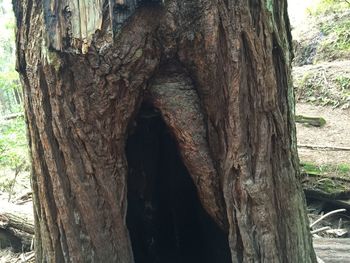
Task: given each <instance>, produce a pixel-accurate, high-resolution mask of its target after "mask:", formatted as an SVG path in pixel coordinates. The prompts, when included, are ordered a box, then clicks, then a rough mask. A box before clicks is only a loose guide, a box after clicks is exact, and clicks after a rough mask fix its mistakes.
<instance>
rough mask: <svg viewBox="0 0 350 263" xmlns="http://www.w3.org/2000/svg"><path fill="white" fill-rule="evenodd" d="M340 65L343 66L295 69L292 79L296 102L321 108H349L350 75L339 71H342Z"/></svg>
mask: <svg viewBox="0 0 350 263" xmlns="http://www.w3.org/2000/svg"><path fill="white" fill-rule="evenodd" d="M341 65H343V64H339V66H330V65H327V64H325V65H324V66H309V67H308V68H307V70H305V69H302V68H295V69H294V74H293V77H294V84H295V87H296V89H295V94H296V98H297V100H299V101H304V102H311V103H313V104H316V105H321V106H325V105H329V106H333V107H342V108H344V109H345V108H349V107H350V73H349V72H347V71H341V70H344V69H342V68H341ZM344 65H347V64H344ZM299 69H300V70H299ZM345 70H346V69H345Z"/></svg>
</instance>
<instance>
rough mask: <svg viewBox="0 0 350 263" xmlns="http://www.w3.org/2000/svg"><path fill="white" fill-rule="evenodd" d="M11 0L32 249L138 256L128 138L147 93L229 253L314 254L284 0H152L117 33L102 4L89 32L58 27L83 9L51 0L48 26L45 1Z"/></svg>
mask: <svg viewBox="0 0 350 263" xmlns="http://www.w3.org/2000/svg"><path fill="white" fill-rule="evenodd" d="M43 2H44V6H50V2H52V3H54V1H49V0H46V1H43ZM83 2H84V1H83ZM88 2H89V1H86V3H88ZM106 2H107V1H106ZM60 3H61V2H60ZM96 3H97V2H96ZM14 5H15V12H16V17H17V26H18V32H17V47H18V49H17V54H18V70H19V72H20V74H21V78H22V83H23V86H24V93H25V107H26V115H27V121H28V127H29V137H30V148H31V155H32V158H33V178H32V179H33V189H34V193H35V194H34V196H35V198H34V202H35V217H36V239H37V241H36V244H37V245H36V250H37V261H38V262H70V261H71V262H123V263H124V262H125V263H126V262H133V260H134V259H133V253H132V249H131V242H130V238H129V234H128V229H127V226H126V223H125V216H126V209H127V202H126V201H127V198H126V192H127V183H126V182H127V176H128V173H127V162H126V156H125V146H126V141H127V137H128V131H129V128H130V126H131V123H132V122H133V120H134V118H135V117H136V115H137V112H138V110H139V107H140V105H141V103H142V101H144V100H147V101H148V102H150V103H152V104H153V106H154V107H156V108H158V109H159V110H160V112H161V114H162V116H163V119H164V121H165V122H166V124H167V126H168V127H169V129H170V130H171V132H172V133H173V135H174V137H175V139H176V141H177V144H178V147H179V151H180V153H181V156H182V160H183V163H184V164H185V165H186V167H187V169H188V171H189V173H190V175H191V177H192V179H193V182H194V184H195V186H196V189H197V192H198V196H199V197H200V200H201V203H202V205H203V207H204V209H205V210H206V211H207V213H208V214H209V215H210V216H211V217H212V218H213V219H214V220H215V221H216V222H217V224H218V225H220V226H221V227H222V228H223V229H224V230H225V231H226V233H227V236H228V239H229V244H230V249H231V255H232V262H316V260H315V254H314V252H313V248H312V242H311V237H310V234H309V229H308V220H307V217H306V213H305V203H304V198H303V195H302V192H301V189H300V186H299V183H298V181H297V178H296V177H297V175H298V161H297V154H296V147H295V145H296V141H295V127H294V122H293V118H292V116H293V96H292V86H291V79H290V62H291V57H290V51H289V50H290V47H291V39H290V32H289V30H290V28H289V21H288V16H287V11H286V10H287V7H286V1H285V0H283V1H267V2H265V1H204V0H203V1H202V0H198V1H190V0H185V1H178V0H169V1H166V3H165V5H164V6H159V5H156V6H155V5H152V6H150V5H147V6H143V7H140V8H138V9H137V10H136V12H135V13H134V14H133V15H132V16H131V17H130V18H129V19H128V20H126V21H125V25H124V26H123V27H122V28H121V29H120V30H119V31H117V32H114V33H115V34H114V40H113V38H112V36H113V34H112V33H111V30H110V25H111V23H110V18H109V16H110V15H109V14H110V12H108V10H107V9H106V10H103V11H101V14H102V21H103V23H102V26H101V27H99V29H98V30H97V31H96V33H95V34H94V36H93V37H91V38H89V39H88V40H86V42H83V41H80V42H79V39H76V36H75V35H74V34H71V33H69V32H68V31H67V30H66V29H70V26H71V28H73V29H74V27H75V26H77V25H72V24H70V23H69V22H71V21H75V20H74V17H75V16H77V15H78V14H79V12H78V13H77V10H74V9H73V10H72V11H70V12H71V13H69V16H67V15H65V16H61V15H58V14H61V12H63V11H62V10H61V9H62V8H66V7H64V6H62V5H63V2H62V3H61V4H57V5H51V7H52V6H53V11H54V13H56V14H57V19H58V21H60V24H59V25H60V27H56V28H55V29H54V30H53V29H52V28H51V27H50V26H52V25H53V24H54V23H53V22H52V21H51V20H50V19H47V17H46V15H47V12H46V13H45V12H44V11H43V4H42V2H41V1H32V0H24V1H14ZM68 5H69V4H68ZM101 8H102V7H101ZM65 10H66V9H65ZM65 12H66V11H65ZM44 14H45V15H44ZM70 16H72V17H73V18H72V19H73V20H69V19H70ZM63 19H65V20H64V22H63ZM50 21H51V22H50ZM55 21H56V20H55ZM67 21H68V22H67ZM50 23H51V24H50ZM52 23H53V24H52ZM112 24H113V23H112ZM80 26H82V25H80ZM57 28H58V29H57ZM81 32H83V31H81ZM84 32H85V31H84ZM86 32H88V30H86ZM86 32H85V33H86ZM85 33H84V34H85ZM46 40H48V41H46ZM53 40H54V41H53ZM60 41H65V42H64V43H65V44H64V45H63V44H62V43H63V42H60ZM47 43H49V45H51V47H50V48H51V49H50V50H49V49H48V47H47ZM52 43H54V44H52Z"/></svg>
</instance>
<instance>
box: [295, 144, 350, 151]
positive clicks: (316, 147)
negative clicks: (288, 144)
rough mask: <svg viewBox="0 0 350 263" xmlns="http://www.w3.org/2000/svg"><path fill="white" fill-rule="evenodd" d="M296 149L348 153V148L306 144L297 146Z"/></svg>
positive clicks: (349, 149)
mask: <svg viewBox="0 0 350 263" xmlns="http://www.w3.org/2000/svg"><path fill="white" fill-rule="evenodd" d="M298 148H307V149H312V150H321V151H327V150H328V151H343V152H350V148H349V147H338V146H321V145H307V144H298Z"/></svg>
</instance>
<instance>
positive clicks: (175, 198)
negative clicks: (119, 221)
mask: <svg viewBox="0 0 350 263" xmlns="http://www.w3.org/2000/svg"><path fill="white" fill-rule="evenodd" d="M189 125H190V123H189ZM126 154H127V159H128V166H129V174H128V211H127V226H128V229H129V233H130V237H131V242H132V248H133V253H134V257H135V262H136V263H165V262H166V263H175V262H176V263H187V262H188V263H190V262H191V263H196V262H198V263H199V262H200V263H206V262H208V263H209V262H210V263H212V262H220V263H226V262H231V260H230V252H229V246H228V241H227V237H226V234H225V233H224V232H223V231H222V230H221V229H220V228H219V227H218V226H217V225H216V223H215V222H214V221H213V220H212V219H211V218H210V217H209V216H208V215H207V213H206V212H205V211H204V209H203V208H202V206H201V204H200V201H199V199H198V196H197V192H196V188H195V186H194V183H193V182H192V179H191V177H190V175H189V173H188V171H187V169H186V167H185V166H184V164H183V162H182V160H181V157H180V155H179V152H178V149H177V144H176V142H175V140H174V139H173V137H172V135H171V134H170V132H169V130H168V128H167V127H166V125H165V123H164V122H163V120H162V118H161V116H160V114H159V113H157V111H156V110H155V109H153V108H152V107H150V106H146V105H143V106H142V107H141V110H140V113H139V115H138V117H137V119H136V126H135V127H134V128H133V130H132V131H131V132H130V135H129V138H128V142H127V147H126Z"/></svg>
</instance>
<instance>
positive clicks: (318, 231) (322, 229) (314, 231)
mask: <svg viewBox="0 0 350 263" xmlns="http://www.w3.org/2000/svg"><path fill="white" fill-rule="evenodd" d="M329 229H331V228H330V227H329V226H325V227H321V228H319V229H316V230H313V231H311V234H313V235H314V234H317V233H320V232H324V231H326V230H329Z"/></svg>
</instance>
